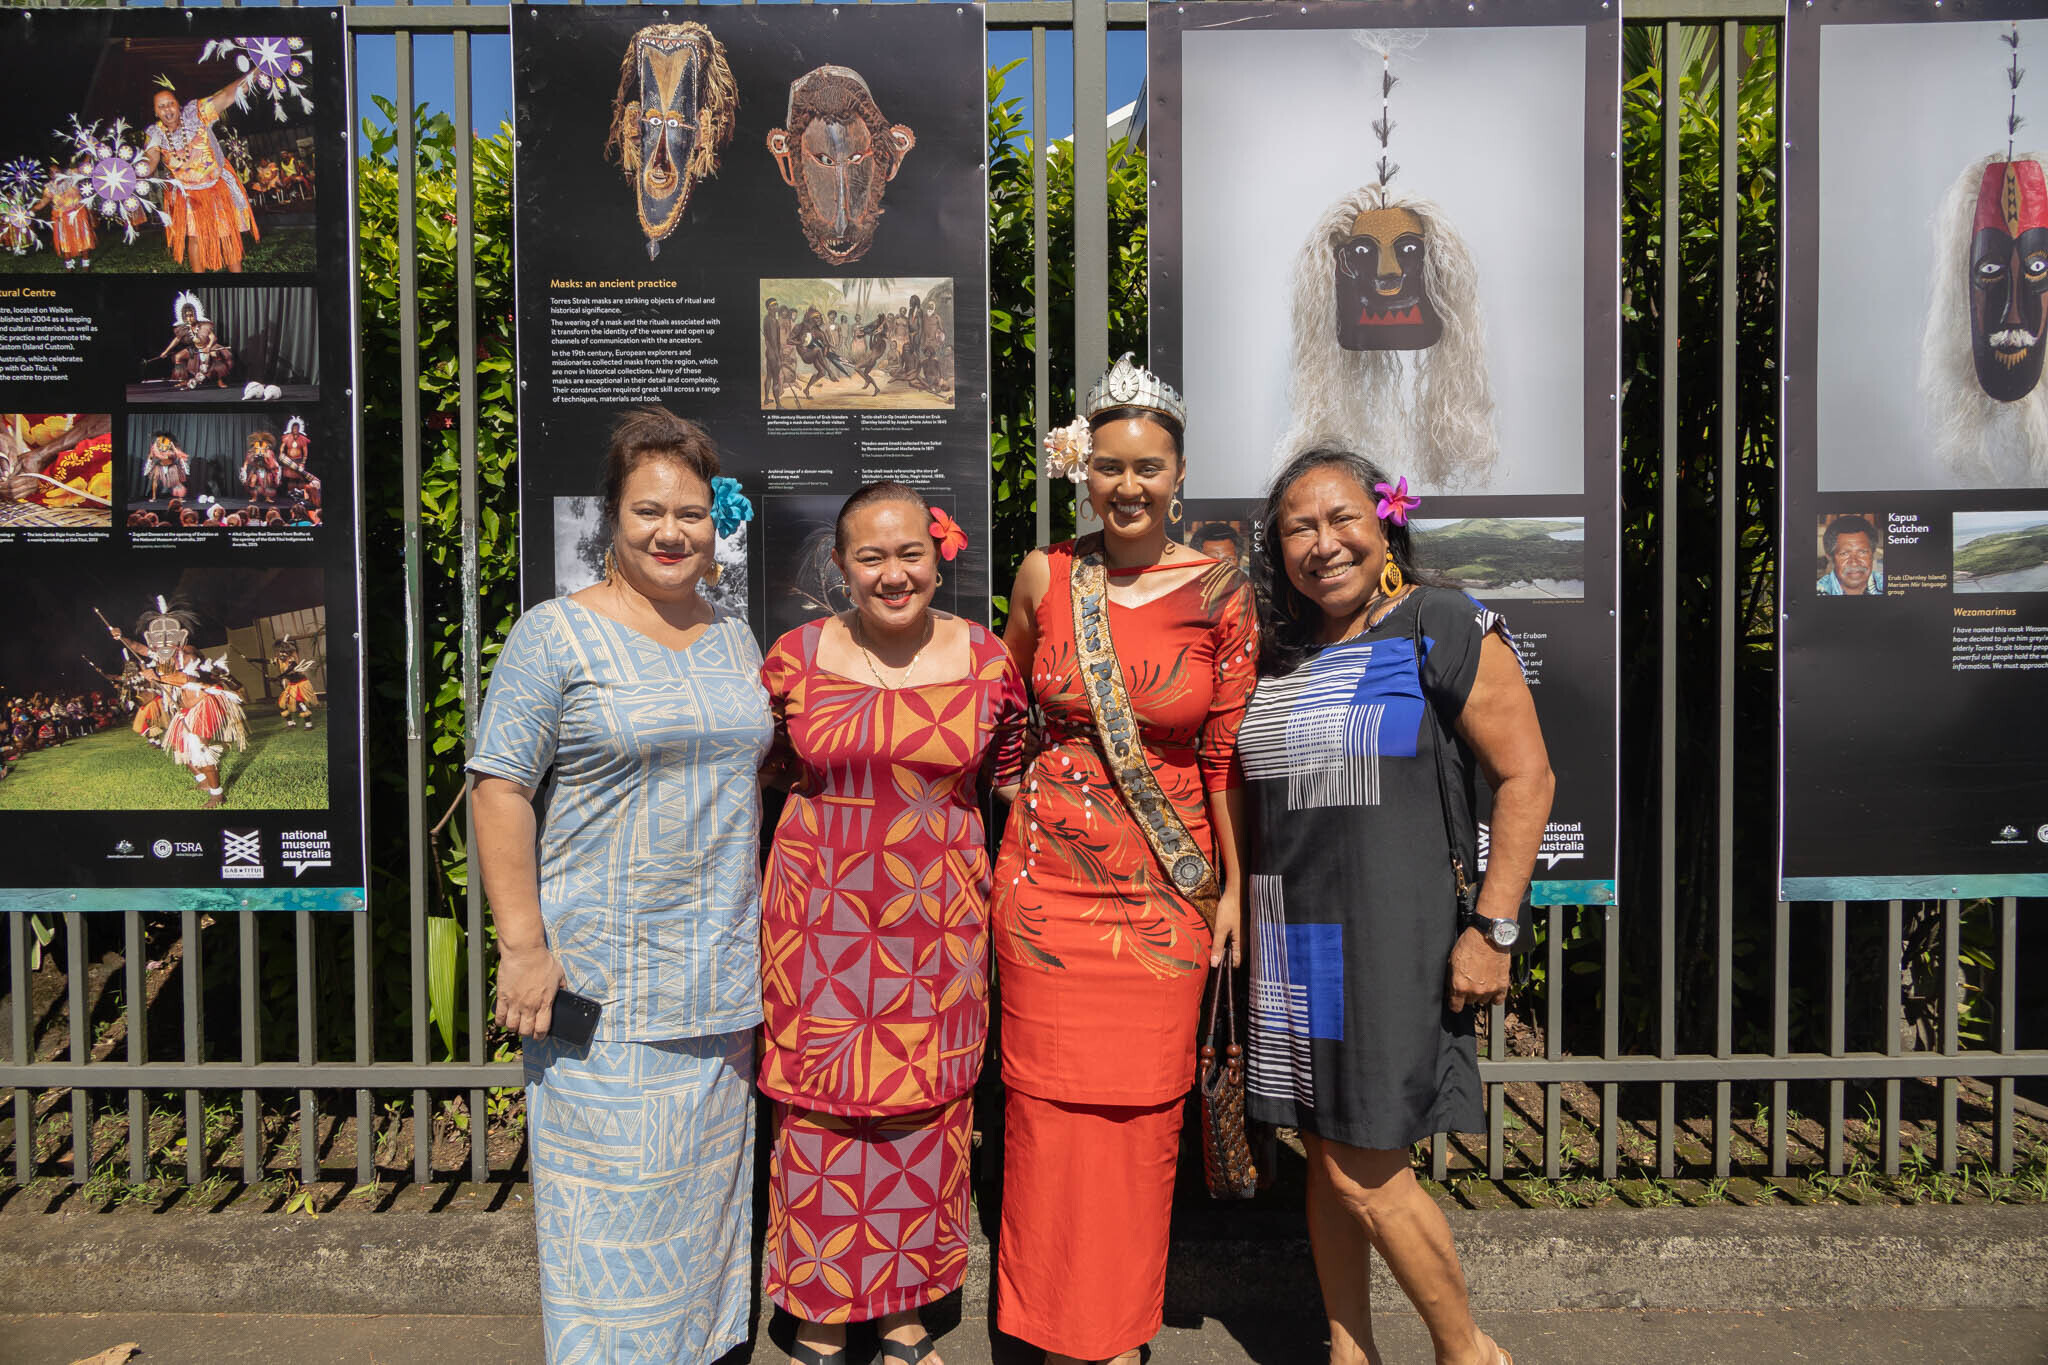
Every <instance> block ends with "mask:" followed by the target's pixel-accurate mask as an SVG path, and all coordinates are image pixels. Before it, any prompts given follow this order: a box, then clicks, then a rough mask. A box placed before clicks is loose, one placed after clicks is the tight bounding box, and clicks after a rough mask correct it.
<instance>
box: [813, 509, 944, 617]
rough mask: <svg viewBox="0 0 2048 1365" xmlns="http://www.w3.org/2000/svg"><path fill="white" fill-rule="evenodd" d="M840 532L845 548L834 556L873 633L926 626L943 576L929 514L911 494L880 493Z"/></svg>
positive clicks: (854, 599)
mask: <svg viewBox="0 0 2048 1365" xmlns="http://www.w3.org/2000/svg"><path fill="white" fill-rule="evenodd" d="M841 538H842V542H843V543H844V545H845V547H846V548H845V549H843V550H834V551H833V552H832V562H833V563H834V564H836V565H838V566H839V572H840V575H841V576H842V577H844V578H845V579H846V591H847V595H848V596H849V597H851V598H852V599H853V609H854V610H855V611H857V612H859V613H860V615H861V618H862V624H863V625H864V626H866V627H867V628H868V631H869V633H870V634H875V635H896V634H900V633H902V632H905V631H911V630H922V629H923V626H922V624H921V623H922V621H923V619H924V614H925V613H926V612H927V611H928V610H930V609H931V604H932V593H933V592H934V591H935V590H936V589H937V588H938V582H939V563H938V551H937V548H936V546H934V544H933V543H932V532H931V514H930V513H928V512H926V511H925V509H924V508H923V507H922V506H921V505H919V504H918V503H915V502H912V501H911V500H910V499H909V498H882V499H879V500H877V501H875V502H870V503H867V504H866V505H864V506H861V507H857V508H855V509H854V510H853V511H852V513H850V514H849V515H848V516H847V518H846V521H845V523H844V525H843V526H842V527H841Z"/></svg>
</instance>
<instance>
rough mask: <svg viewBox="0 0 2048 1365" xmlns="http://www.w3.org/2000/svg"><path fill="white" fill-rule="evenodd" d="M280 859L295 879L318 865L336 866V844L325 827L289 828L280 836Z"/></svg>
mask: <svg viewBox="0 0 2048 1365" xmlns="http://www.w3.org/2000/svg"><path fill="white" fill-rule="evenodd" d="M278 849H279V851H278V861H279V862H281V863H283V864H284V865H285V866H286V867H288V868H290V869H291V874H292V877H293V879H294V880H296V879H298V878H300V877H303V876H305V875H306V873H307V871H308V870H310V869H312V868H316V867H333V866H334V845H333V844H332V843H331V842H330V841H329V840H328V838H327V831H326V830H324V829H288V830H286V831H285V832H284V833H283V834H280V835H279V836H278Z"/></svg>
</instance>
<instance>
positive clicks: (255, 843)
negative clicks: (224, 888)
mask: <svg viewBox="0 0 2048 1365" xmlns="http://www.w3.org/2000/svg"><path fill="white" fill-rule="evenodd" d="M220 853H221V859H220V875H221V878H222V879H223V880H224V881H231V882H246V881H260V880H262V877H263V832H262V831H261V830H254V829H224V830H222V831H221V832H220Z"/></svg>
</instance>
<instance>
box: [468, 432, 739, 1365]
mask: <svg viewBox="0 0 2048 1365" xmlns="http://www.w3.org/2000/svg"><path fill="white" fill-rule="evenodd" d="M714 480H716V481H717V483H718V484H719V485H724V486H726V487H727V491H726V492H724V493H716V490H715V489H714ZM735 491H736V490H734V489H733V487H732V486H731V481H730V480H719V479H718V455H717V451H716V449H715V448H714V447H713V445H712V444H711V441H710V439H709V438H708V437H706V436H705V435H704V433H703V432H702V431H701V430H699V429H698V428H697V427H695V426H694V425H692V424H691V423H689V422H686V421H683V420H682V419H680V418H678V417H676V416H674V415H673V414H672V413H669V412H667V411H665V410H663V409H660V408H647V409H642V410H639V411H637V412H632V413H628V414H627V415H626V416H625V417H624V418H622V419H621V420H620V422H619V424H618V426H617V427H616V428H614V430H613V433H612V439H611V447H610V450H609V452H608V453H607V456H606V467H605V482H604V514H605V519H606V523H607V526H608V528H609V529H610V530H611V532H612V539H611V550H610V552H609V553H608V554H607V556H606V560H607V573H606V577H605V579H604V581H603V582H601V583H598V584H596V585H594V586H592V587H589V588H586V589H584V590H583V591H581V592H578V593H575V594H572V595H571V596H568V597H557V598H553V599H550V600H549V601H546V602H543V603H541V604H540V605H539V606H537V607H535V608H534V609H533V610H531V611H529V612H527V613H526V614H525V615H524V616H522V617H520V618H519V620H518V622H517V623H516V624H514V626H513V627H512V632H511V634H510V636H509V637H508V638H507V639H506V641H505V648H504V651H503V652H502V653H501V654H500V655H499V656H498V662H497V666H496V669H495V671H494V672H493V674H492V677H491V687H490V694H489V696H488V697H487V698H486V700H485V703H484V711H483V727H482V734H481V736H480V737H479V739H478V742H477V746H476V752H475V754H474V755H473V756H472V757H471V759H470V761H469V770H470V772H471V773H472V774H473V775H474V777H475V793H474V801H475V810H476V840H477V854H478V859H479V862H480V865H481V869H482V873H483V879H484V890H485V892H486V894H487V895H488V896H489V898H490V903H491V912H492V915H493V917H494V918H495V920H496V923H497V928H498V948H499V964H498V1001H497V1017H498V1020H499V1022H501V1023H503V1024H504V1025H505V1026H506V1027H508V1028H511V1029H514V1030H516V1031H517V1032H518V1033H519V1034H520V1035H521V1036H522V1037H524V1038H526V1039H527V1040H528V1041H527V1043H526V1078H527V1087H526V1095H527V1132H528V1135H529V1141H530V1143H531V1160H532V1167H533V1198H534V1215H535V1218H536V1220H537V1223H538V1228H539V1238H540V1275H541V1308H542V1319H543V1325H544V1328H545V1331H546V1337H547V1352H548V1359H549V1361H551V1362H556V1363H557V1365H560V1362H567V1361H604V1362H608V1363H621V1362H663V1363H664V1365H666V1362H672V1361H705V1360H713V1359H716V1358H717V1357H718V1356H720V1355H722V1354H724V1353H725V1352H726V1351H728V1350H730V1349H731V1348H732V1347H734V1346H735V1345H737V1344H739V1343H740V1342H741V1341H743V1340H745V1338H746V1336H747V1328H748V1316H749V1307H750V1294H749V1289H750V1284H751V1276H750V1273H749V1272H750V1264H751V1263H750V1251H751V1236H750V1233H751V1230H752V1207H753V1206H752V1185H753V1169H754V1166H753V1148H754V1102H753V1091H752V1087H753V1080H754V1049H753V1030H754V1026H755V1025H756V1024H758V1023H759V1022H760V1020H761V989H760V920H761V900H760V884H759V878H758V873H757V862H756V857H757V847H758V837H759V829H760V817H761V812H760V798H759V788H758V787H757V785H756V781H755V773H756V770H757V768H758V767H759V765H760V762H761V759H762V757H763V756H764V755H765V754H766V753H767V750H768V745H769V741H770V737H771V735H772V722H771V719H770V716H769V712H768V700H767V694H766V693H765V692H764V691H763V690H762V687H761V681H760V670H761V655H760V650H759V649H758V647H757V646H756V645H755V642H754V638H753V635H752V634H751V633H750V632H749V631H748V629H747V627H746V624H745V623H744V622H743V621H739V620H735V619H733V618H731V617H729V616H723V615H721V614H719V613H718V612H717V611H715V610H714V609H713V607H712V606H711V604H710V603H709V602H708V601H706V600H705V599H704V597H703V596H702V595H701V594H700V593H699V592H698V591H697V587H698V583H699V582H700V580H702V579H703V578H704V576H705V574H706V573H707V572H711V571H712V570H713V566H714V564H715V560H714V558H713V549H714V546H715V543H716V536H715V532H714V525H713V506H714V501H717V502H718V503H719V506H720V510H721V514H723V513H724V511H725V509H726V508H727V507H729V506H731V505H732V503H733V502H734V500H735V499H734V492H735ZM715 494H716V496H715ZM740 505H742V506H743V505H744V504H743V500H741V501H740ZM536 792H538V793H540V795H541V796H542V798H543V799H542V801H541V803H540V806H541V813H540V814H539V815H538V816H537V815H536V813H535V806H534V803H533V798H534V796H535V794H536ZM562 988H566V989H569V990H573V991H575V992H577V993H578V994H581V995H584V996H588V997H590V998H592V999H595V1000H597V1001H599V1002H600V1003H601V1004H602V1006H603V1014H602V1016H601V1017H600V1019H599V1022H598V1025H597V1031H596V1037H595V1039H594V1040H593V1041H592V1042H591V1043H590V1044H589V1045H588V1046H587V1047H573V1046H570V1045H568V1044H565V1043H562V1042H559V1041H558V1040H555V1039H551V1038H550V1037H549V1036H548V1031H549V1024H550V1023H551V1022H552V1020H551V1014H552V1008H551V1007H552V1003H553V999H554V995H555V992H556V990H557V989H562Z"/></svg>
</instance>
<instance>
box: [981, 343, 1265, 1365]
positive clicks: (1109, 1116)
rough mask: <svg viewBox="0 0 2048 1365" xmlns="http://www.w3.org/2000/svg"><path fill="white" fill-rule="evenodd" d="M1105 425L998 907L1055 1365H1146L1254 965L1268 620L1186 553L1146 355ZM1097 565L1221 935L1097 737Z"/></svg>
mask: <svg viewBox="0 0 2048 1365" xmlns="http://www.w3.org/2000/svg"><path fill="white" fill-rule="evenodd" d="M1083 412H1084V417H1083V418H1082V419H1080V420H1079V421H1077V422H1076V424H1075V425H1074V426H1073V427H1070V428H1068V431H1067V433H1066V434H1065V435H1066V441H1065V442H1064V443H1063V444H1062V445H1061V447H1060V448H1059V449H1058V450H1056V451H1055V454H1056V455H1057V456H1058V457H1059V458H1058V460H1057V461H1055V463H1061V464H1064V465H1065V466H1066V468H1065V469H1064V470H1063V471H1062V472H1067V473H1068V474H1069V476H1070V477H1076V478H1077V481H1078V479H1080V478H1085V480H1086V488H1087V495H1088V503H1089V506H1090V507H1091V508H1093V509H1094V511H1095V515H1096V516H1097V517H1098V518H1100V520H1101V522H1102V526H1103V529H1102V531H1101V532H1100V533H1099V535H1096V536H1089V537H1085V538H1083V539H1082V540H1079V541H1073V542H1068V543H1066V544H1061V545H1054V546H1052V547H1050V548H1048V549H1045V550H1034V551H1033V552H1032V553H1031V554H1030V555H1029V556H1028V557H1027V558H1026V559H1025V561H1024V564H1023V567H1022V568H1021V569H1020V570H1019V571H1018V574H1017V586H1016V589H1015V591H1014V592H1013V593H1012V594H1011V597H1010V620H1009V627H1008V631H1007V643H1008V644H1009V647H1010V651H1011V654H1012V656H1013V657H1014V658H1015V659H1016V660H1017V662H1018V667H1019V668H1020V670H1023V671H1025V672H1026V673H1027V674H1028V677H1029V679H1030V684H1031V691H1032V695H1033V698H1034V699H1035V700H1036V702H1037V703H1038V706H1039V709H1040V711H1041V713H1042V715H1043V716H1044V725H1045V734H1044V735H1043V736H1042V743H1043V747H1042V748H1041V750H1040V752H1039V753H1038V755H1037V757H1036V758H1035V759H1034V760H1033V762H1032V765H1031V769H1030V772H1029V773H1028V774H1027V775H1026V778H1025V781H1024V787H1023V791H1022V793H1021V795H1020V797H1019V800H1018V802H1017V803H1016V804H1015V805H1014V806H1012V808H1011V810H1010V821H1009V826H1008V828H1007V829H1006V830H1005V832H1004V836H1003V846H1002V852H1001V855H1000V857H999V859H998V862H997V867H996V893H995V897H994V900H993V901H992V903H991V906H990V910H991V915H992V920H993V924H992V928H993V933H994V941H995V954H996V960H997V962H998V963H999V964H1000V965H999V970H1000V972H1001V996H1002V1007H1003V1020H1002V1052H1003V1081H1004V1083H1005V1085H1006V1087H1007V1099H1006V1101H1005V1110H1004V1154H1003V1182H1004V1188H1003V1215H1002V1234H1001V1239H1000V1244H999V1250H998V1259H997V1268H996V1277H997V1311H996V1325H997V1326H998V1327H1000V1328H1001V1329H1002V1330H1003V1331H1005V1332H1008V1333H1009V1334H1011V1335H1012V1336H1016V1337H1021V1338H1023V1339H1024V1340H1025V1341H1028V1342H1031V1343H1032V1344H1034V1345H1036V1346H1039V1347H1042V1348H1044V1350H1045V1351H1046V1353H1047V1357H1046V1358H1047V1359H1048V1360H1049V1361H1055V1362H1058V1361H1101V1360H1118V1361H1125V1360H1130V1361H1135V1360H1136V1359H1137V1358H1138V1352H1139V1349H1140V1348H1141V1347H1142V1346H1143V1345H1144V1344H1145V1343H1146V1342H1147V1341H1149V1340H1150V1339H1151V1337H1152V1336H1153V1334H1154V1333H1155V1332H1157V1331H1158V1330H1159V1323H1160V1316H1161V1311H1162V1307H1163V1304H1164V1297H1165V1283H1166V1234H1167V1221H1168V1216H1169V1214H1170V1212H1171V1208H1172V1202H1173V1177H1174V1161H1175V1157H1176V1155H1177V1154H1178V1150H1179V1140H1180V1124H1181V1105H1182V1102H1183V1100H1184V1099H1185V1098H1186V1096H1187V1092H1188V1089H1189V1087H1190V1086H1191V1085H1192V1084H1193V1082H1194V1077H1195V1031H1196V1025H1197V1020H1198V1017H1199V1015H1200V1012H1201V1000H1202V991H1203V987H1204V986H1205V984H1206V982H1207V978H1208V972H1209V969H1210V968H1211V967H1212V966H1216V965H1218V964H1219V963H1220V962H1221V961H1222V960H1223V958H1224V957H1225V956H1226V955H1228V956H1229V958H1230V960H1231V961H1232V962H1233V963H1234V962H1236V961H1237V957H1238V950H1237V943H1236V939H1237V932H1238V918H1239V905H1240V901H1241V899H1242V892H1241V886H1240V878H1239V874H1238V868H1237V866H1236V850H1235V847H1234V843H1235V841H1234V839H1233V838H1232V834H1231V832H1232V830H1233V829H1234V828H1235V826H1236V825H1237V823H1238V810H1239V804H1240V803H1239V798H1238V792H1237V785H1238V778H1237V776H1236V774H1235V769H1234V765H1233V761H1232V760H1233V757H1234V754H1235V749H1236V738H1237V725H1238V721H1239V720H1240V719H1241V718H1242V716H1243V714H1244V706H1245V702H1246V700H1247V699H1248V698H1249V697H1250V695H1251V691H1252V685H1253V683H1254V681H1255V678H1254V665H1255V664H1256V662H1257V653H1258V644H1257V625H1256V622H1255V620H1254V612H1253V609H1252V597H1251V591H1250V589H1249V587H1248V586H1247V584H1246V582H1245V578H1244V575H1243V574H1242V573H1241V572H1240V571H1239V570H1238V567H1237V565H1236V564H1235V563H1230V562H1226V561H1221V560H1215V559H1210V558H1208V557H1207V556H1205V555H1201V554H1198V553H1197V552H1195V551H1194V550H1191V549H1189V548H1188V547H1187V546H1185V545H1180V544H1177V543H1175V542H1173V541H1170V540H1168V539H1167V535H1166V526H1167V521H1168V517H1169V509H1170V508H1171V506H1172V504H1174V503H1175V502H1177V501H1178V497H1177V490H1178V488H1179V486H1180V483H1181V479H1182V477H1183V475H1184V473H1185V465H1184V463H1183V460H1182V456H1181V436H1182V425H1183V422H1184V414H1185V409H1184V408H1183V407H1182V405H1181V402H1180V396H1179V395H1178V394H1175V393H1174V392H1173V391H1172V390H1171V389H1170V388H1167V387H1166V385H1165V384H1164V383H1163V382H1162V381H1160V380H1159V379H1158V378H1157V377H1156V376H1154V375H1152V374H1150V373H1149V372H1147V371H1145V370H1141V369H1139V368H1137V367H1136V366H1134V365H1132V364H1131V361H1130V357H1129V356H1125V357H1124V358H1123V359H1122V360H1120V361H1119V362H1118V363H1117V365H1116V367H1115V368H1114V369H1112V370H1111V371H1110V372H1109V374H1107V375H1105V376H1104V377H1103V380H1102V382H1100V383H1098V384H1097V385H1096V387H1095V389H1094V391H1093V392H1091V393H1090V394H1089V397H1088V401H1087V403H1086V404H1084V405H1083ZM1092 553H1099V554H1100V556H1101V559H1102V561H1103V564H1104V567H1105V568H1106V570H1107V580H1108V590H1107V598H1108V605H1107V607H1106V608H1105V611H1106V613H1107V616H1108V621H1109V634H1110V636H1111V638H1112V641H1113V643H1114V646H1115V653H1116V662H1117V664H1118V665H1120V671H1121V673H1122V674H1123V678H1124V686H1125V689H1126V690H1127V691H1128V693H1129V697H1130V712H1131V717H1132V720H1133V721H1134V722H1135V726H1136V729H1137V731H1138V736H1139V739H1140V741H1141V742H1142V747H1143V750H1144V756H1145V758H1146V760H1147V762H1148V763H1149V765H1150V767H1151V769H1152V772H1153V774H1154V776H1155V778H1156V779H1157V782H1158V786H1159V789H1160V790H1161V792H1163V794H1164V795H1165V797H1166V799H1167V800H1168V801H1169V802H1170V803H1171V804H1172V807H1173V811H1174V813H1175V814H1176V815H1178V816H1179V819H1180V823H1181V825H1182V826H1183V827H1184V828H1185V829H1186V831H1187V834H1188V836H1189V837H1190V838H1191V839H1192V840H1193V842H1194V844H1195V846H1196V847H1197V848H1198V849H1199V850H1200V851H1201V852H1202V853H1203V854H1204V855H1205V856H1206V857H1207V859H1208V861H1209V863H1210V864H1211V866H1212V867H1214V868H1215V869H1216V872H1217V880H1218V882H1219V884H1220V888H1221V898H1220V900H1219V902H1218V904H1217V906H1216V910H1215V921H1214V926H1213V930H1212V927H1211V925H1210V924H1209V923H1207V922H1206V921H1205V919H1204V916H1203V914H1202V913H1201V911H1200V910H1199V909H1198V908H1197V906H1196V905H1195V904H1194V903H1193V902H1192V901H1191V900H1190V899H1189V898H1188V897H1187V896H1186V895H1184V894H1183V893H1182V892H1181V891H1180V890H1179V889H1178V888H1177V887H1176V886H1175V884H1174V881H1173V880H1172V879H1171V878H1170V877H1168V876H1167V875H1166V874H1165V873H1164V872H1163V871H1162V870H1161V867H1160V862H1159V859H1158V857H1157V855H1156V854H1155V853H1154V851H1153V848H1152V846H1151V844H1150V843H1149V842H1148V840H1147V838H1146V836H1145V834H1144V833H1143V832H1142V831H1141V829H1140V828H1139V826H1138V824H1137V822H1136V821H1135V820H1134V819H1133V818H1132V816H1131V815H1130V813H1129V810H1128V808H1127V807H1126V805H1125V801H1124V797H1123V795H1122V793H1121V791H1120V790H1119V788H1118V786H1117V783H1116V780H1115V778H1114V777H1113V775H1112V774H1111V772H1110V770H1109V767H1108V764H1107V763H1106V762H1105V759H1104V751H1103V747H1102V744H1101V742H1100V740H1099V739H1098V738H1097V729H1096V724H1095V720H1094V717H1093V714H1092V711H1091V708H1090V705H1089V701H1088V697H1087V694H1086V692H1085V691H1084V690H1083V687H1082V675H1081V670H1080V665H1079V660H1078V651H1077V646H1076V643H1075V630H1074V616H1075V612H1074V593H1073V591H1072V582H1071V579H1072V575H1073V569H1074V562H1075V558H1076V556H1077V555H1080V556H1083V557H1086V556H1089V555H1090V554H1092ZM1219 854H1220V857H1221V861H1220V862H1219Z"/></svg>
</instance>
